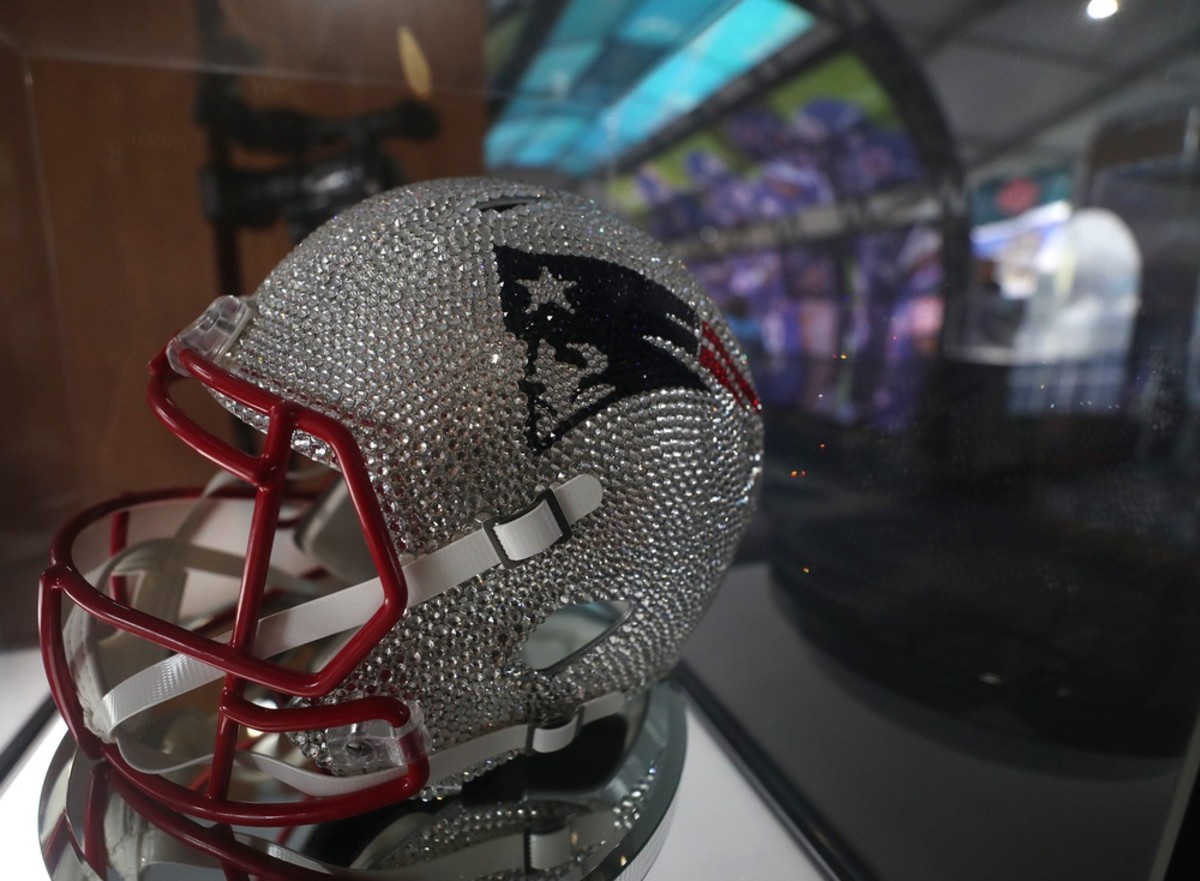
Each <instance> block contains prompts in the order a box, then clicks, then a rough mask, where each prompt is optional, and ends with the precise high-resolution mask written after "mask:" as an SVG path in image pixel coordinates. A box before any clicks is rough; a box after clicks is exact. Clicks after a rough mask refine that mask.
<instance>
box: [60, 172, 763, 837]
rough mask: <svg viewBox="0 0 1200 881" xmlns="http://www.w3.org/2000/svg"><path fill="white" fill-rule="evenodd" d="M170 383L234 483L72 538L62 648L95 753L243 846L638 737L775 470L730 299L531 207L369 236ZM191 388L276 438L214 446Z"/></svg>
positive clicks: (162, 383)
mask: <svg viewBox="0 0 1200 881" xmlns="http://www.w3.org/2000/svg"><path fill="white" fill-rule="evenodd" d="M150 373H151V380H150V386H149V399H150V403H151V406H152V408H153V409H154V411H155V412H156V414H157V415H158V416H159V417H160V419H161V420H162V421H163V423H164V424H165V425H166V426H167V427H168V428H169V429H170V430H171V431H172V432H173V433H174V434H175V435H176V436H177V437H178V438H179V439H181V440H182V441H184V442H185V443H186V444H188V445H189V446H191V447H192V448H193V449H195V450H196V451H197V452H198V453H200V454H202V455H203V456H205V457H207V458H208V459H209V460H211V461H212V462H213V463H214V464H216V465H217V466H219V469H220V472H219V476H218V478H216V479H215V480H214V481H213V482H212V483H211V484H210V485H209V487H207V488H206V489H204V490H203V491H199V492H192V493H179V492H160V493H150V494H144V495H141V496H131V497H123V498H120V499H116V500H113V501H111V502H108V503H105V504H102V505H99V506H97V507H95V508H93V509H91V510H90V511H87V512H85V513H84V514H82V515H80V516H79V517H78V518H76V519H75V520H73V521H72V522H70V523H69V524H68V525H67V526H66V527H64V529H63V530H62V531H61V532H60V533H59V535H58V536H57V538H56V540H55V544H54V547H53V549H52V553H51V565H50V567H49V569H48V570H47V571H46V573H45V575H44V576H43V580H42V607H41V629H42V637H43V654H44V657H45V661H46V666H47V670H48V673H49V677H50V680H51V688H52V692H53V694H54V697H55V699H56V701H57V703H58V705H59V707H60V708H61V710H62V712H63V714H64V716H65V717H66V718H67V721H68V724H69V726H70V728H71V731H72V733H73V734H74V736H75V738H76V739H77V740H78V741H79V742H80V745H81V746H82V747H83V748H84V749H85V751H87V752H88V753H89V754H91V755H93V756H97V755H103V756H104V757H106V758H107V759H108V760H109V762H110V763H111V764H112V765H113V767H114V768H115V769H116V771H117V772H118V773H120V774H121V775H122V776H123V777H125V778H126V779H128V780H129V781H131V782H132V783H133V784H134V785H136V786H138V787H139V788H141V789H142V790H144V791H146V792H148V793H149V794H150V795H151V796H153V797H155V798H158V799H161V800H163V801H164V802H166V803H168V804H170V805H172V806H173V807H175V808H177V809H179V810H182V811H184V812H186V813H189V814H192V815H195V816H199V817H203V818H208V819H213V820H218V821H222V822H236V823H243V824H258V825H267V824H279V823H298V822H317V821H321V820H326V819H330V818H334V817H343V816H348V815H351V814H355V813H359V812H362V811H365V810H369V809H371V808H373V807H378V806H380V805H383V804H387V803H391V802H394V801H398V800H400V799H405V798H409V797H412V796H414V795H417V794H419V793H424V794H426V795H430V794H436V793H437V792H439V791H440V790H439V787H446V786H452V785H454V784H455V783H461V782H462V781H463V780H467V779H470V778H471V777H473V776H476V775H478V774H480V773H482V772H483V771H486V770H487V769H489V768H491V767H493V766H494V765H495V764H497V763H499V762H503V761H505V760H506V759H508V758H511V757H512V756H514V755H518V754H520V753H522V752H527V751H533V752H549V751H554V750H557V749H560V748H562V747H563V746H565V745H566V744H568V743H570V742H571V741H572V740H573V739H574V737H575V735H576V733H577V732H578V731H579V730H580V728H581V726H583V725H584V724H586V723H588V722H590V721H592V720H594V719H597V718H601V717H604V716H608V715H611V714H613V713H616V712H618V711H619V710H620V709H621V707H622V706H624V704H625V702H626V701H627V700H628V699H630V698H631V697H632V696H635V695H639V694H641V693H644V692H645V690H646V689H647V688H649V686H651V685H652V684H653V683H654V682H655V681H657V680H659V679H660V678H661V677H662V676H664V675H665V674H666V673H667V672H668V671H669V670H670V668H671V667H672V665H673V664H674V663H675V661H676V660H677V658H678V656H679V653H680V650H681V648H682V645H683V642H684V640H685V638H686V637H687V635H688V634H689V633H690V631H691V630H692V629H693V628H694V627H695V625H696V623H697V622H698V621H699V619H700V616H701V615H702V614H703V612H704V611H705V609H706V608H707V606H708V605H709V602H710V601H711V599H712V596H713V592H714V591H715V590H716V588H717V586H718V584H719V582H720V580H721V578H722V575H723V573H724V570H725V568H726V567H727V566H728V564H729V562H730V560H731V558H732V555H733V552H734V549H735V546H736V545H737V543H738V539H739V537H740V535H741V533H742V531H743V529H744V527H745V526H746V524H747V522H748V520H749V518H750V516H751V514H752V509H753V506H754V500H755V497H756V488H757V484H758V480H759V475H760V471H761V449H762V426H761V418H760V413H759V409H760V408H759V402H758V398H757V396H756V394H755V391H754V388H753V385H752V383H751V380H750V378H749V376H748V372H747V369H746V363H745V359H744V357H743V356H742V354H741V353H740V351H739V350H738V347H737V344H736V342H735V340H734V339H733V337H732V336H731V334H730V332H729V330H728V328H727V326H726V324H725V322H724V320H723V319H722V318H721V317H720V315H719V313H718V310H717V309H716V307H715V306H714V304H713V303H712V301H711V300H710V299H709V297H708V296H707V295H706V294H705V293H704V291H703V290H702V289H701V287H700V286H699V284H698V283H697V282H696V281H695V280H694V279H693V278H692V276H691V275H689V273H688V272H687V271H686V269H685V268H684V267H683V266H682V264H681V263H680V262H679V261H678V260H677V259H675V258H674V257H672V256H671V255H670V254H669V253H667V252H666V251H665V250H664V249H663V248H662V247H661V246H659V245H658V244H656V243H655V242H654V241H653V240H651V239H650V238H648V237H647V236H646V235H644V234H643V233H641V232H640V231H639V230H637V229H635V228H634V227H632V226H630V225H629V224H627V223H625V222H623V221H621V220H619V219H617V218H615V217H613V216H612V215H610V214H608V213H607V212H605V211H604V210H602V209H601V208H599V207H598V206H597V205H595V204H593V203H592V202H590V201H588V200H586V199H583V198H581V197H577V196H574V195H570V194H565V193H560V192H555V191H551V190H546V189H543V188H540V187H536V186H531V185H527V184H521V183H503V182H496V181H492V180H485V179H463V180H445V181H435V182H429V183H421V184H416V185H413V186H408V187H404V188H401V189H398V190H394V191H392V192H389V193H386V194H383V195H381V196H378V197H376V198H373V199H371V200H368V201H367V202H364V203H362V204H361V205H359V206H356V207H354V208H352V209H350V210H347V211H345V212H344V213H342V214H340V215H339V216H337V217H335V218H334V219H333V220H331V221H329V222H328V223H327V224H326V225H325V226H323V227H321V228H320V229H318V230H317V231H316V232H314V233H313V234H312V235H311V236H309V237H308V238H307V239H306V240H305V241H304V242H302V243H301V244H300V245H299V246H297V247H296V249H295V250H294V251H293V252H292V253H291V254H290V255H289V256H288V257H287V258H286V259H285V260H284V261H283V262H282V263H281V264H280V265H279V266H278V267H277V268H276V269H275V270H274V271H273V272H272V273H271V275H270V276H269V277H268V278H267V280H266V281H265V282H264V283H263V284H262V286H261V287H260V288H259V290H258V291H257V292H256V293H255V295H254V296H253V297H250V298H246V299H235V298H231V297H225V298H221V299H218V300H217V301H216V302H214V303H213V304H212V306H210V307H209V309H208V310H207V311H206V312H205V313H204V314H203V315H202V316H201V317H200V318H199V319H197V321H196V322H194V323H193V324H192V325H191V326H190V327H188V328H186V329H185V330H183V331H182V332H180V333H179V334H178V335H177V336H176V337H175V338H174V339H173V340H172V341H171V342H170V343H169V344H168V345H167V346H166V347H165V348H164V350H163V351H162V352H160V353H159V355H158V356H157V357H156V358H155V359H154V360H153V361H152V363H151V365H150ZM187 383H198V384H199V385H201V386H203V387H204V388H206V389H207V391H208V392H210V393H211V397H212V398H214V399H215V400H216V401H217V402H219V404H220V405H221V406H223V407H224V408H225V409H226V410H228V411H230V412H232V413H233V414H234V415H235V416H236V417H237V418H238V419H240V420H241V421H243V422H244V423H246V424H248V425H249V426H251V427H252V428H254V429H257V432H252V433H251V434H252V435H253V437H254V438H257V439H258V440H257V443H255V444H252V445H251V444H243V445H241V446H237V445H234V444H232V443H228V442H226V441H224V440H222V439H221V438H219V437H217V436H216V435H214V434H212V433H210V432H209V431H207V430H205V429H204V428H202V427H201V425H200V423H199V422H198V421H197V420H196V418H195V414H194V409H193V408H194V406H195V401H193V402H192V404H190V405H188V406H184V405H183V404H182V403H180V402H181V401H182V400H184V397H185V396H184V395H182V394H180V392H181V388H180V387H181V386H182V385H184V384H187ZM192 397H194V396H192ZM200 397H201V398H202V399H206V400H207V399H208V396H204V395H201V396H200ZM304 460H307V461H308V463H309V465H307V466H302V465H298V464H297V463H298V462H302V461H304ZM314 469H320V470H324V471H325V472H326V473H327V474H328V475H329V477H328V478H326V479H322V478H320V477H319V476H318V477H316V478H314V477H313V476H312V472H313V471H314ZM298 472H299V473H298ZM326 484H328V485H326ZM264 778H266V779H269V780H271V781H274V783H275V785H276V790H274V791H273V794H272V796H271V799H270V800H269V801H267V802H266V803H263V802H262V801H261V793H262V792H263V791H264V788H263V787H262V786H261V785H257V784H260V783H261V780H262V779H264ZM249 779H253V780H254V781H255V782H256V785H255V786H254V787H253V791H254V792H255V793H256V796H255V799H254V800H249V799H247V798H243V797H242V796H241V795H239V793H240V792H242V791H243V790H246V789H247V786H246V785H244V782H245V780H249ZM239 780H243V784H239Z"/></svg>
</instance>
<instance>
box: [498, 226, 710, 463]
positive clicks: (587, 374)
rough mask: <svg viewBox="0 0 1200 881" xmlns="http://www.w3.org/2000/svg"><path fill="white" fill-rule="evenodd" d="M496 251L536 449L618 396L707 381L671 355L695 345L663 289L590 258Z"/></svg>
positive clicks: (695, 330)
mask: <svg viewBox="0 0 1200 881" xmlns="http://www.w3.org/2000/svg"><path fill="white" fill-rule="evenodd" d="M495 252H496V265H497V267H498V268H499V272H500V281H501V283H502V284H501V288H500V292H501V300H502V303H503V307H504V324H505V327H507V328H508V329H509V330H510V331H511V332H512V333H514V334H516V335H517V336H518V337H520V338H521V339H522V340H524V342H525V345H526V347H527V357H526V362H525V376H524V378H523V379H522V380H521V382H520V387H521V390H522V391H523V392H524V393H525V398H526V401H527V402H528V405H529V412H528V418H527V421H526V428H525V434H526V438H527V439H528V441H529V445H530V447H532V448H533V450H534V451H535V452H537V453H543V452H545V451H546V450H548V449H550V447H552V446H554V444H556V443H557V442H558V441H559V440H560V439H561V438H562V436H563V435H564V434H566V433H567V432H568V431H570V430H571V429H572V428H574V427H575V426H576V425H579V424H580V423H581V422H583V421H584V420H586V419H588V418H590V417H591V416H594V415H595V414H596V413H599V412H600V411H601V410H603V409H605V408H606V407H608V406H609V405H611V404H613V403H614V402H616V401H619V400H621V399H622V398H627V397H630V396H631V395H636V394H640V393H643V392H649V391H653V390H655V389H661V388H685V389H700V390H704V389H706V388H707V386H706V385H705V383H704V380H703V379H702V378H701V377H700V376H699V375H697V374H696V373H695V372H694V371H693V370H691V369H689V368H688V367H687V366H686V365H685V364H684V363H683V362H682V361H680V360H679V355H678V354H677V352H679V353H682V352H687V353H690V354H692V355H696V354H697V353H698V352H699V350H700V339H701V333H700V329H699V327H698V322H697V316H696V312H695V310H694V309H692V308H691V307H690V306H688V305H687V303H685V302H683V301H682V300H680V299H679V298H678V297H676V296H675V295H674V294H673V293H671V292H670V291H669V290H668V289H667V288H665V287H663V286H662V285H660V284H658V283H657V282H654V281H651V280H650V279H648V278H646V277H645V276H643V275H641V274H639V273H637V272H635V271H634V270H632V269H628V268H626V267H624V266H619V265H617V264H614V263H609V262H607V261H605V260H598V259H595V258H592V257H572V256H565V255H560V254H530V253H527V252H525V251H518V250H516V249H515V248H507V247H504V246H501V245H497V246H496V248H495Z"/></svg>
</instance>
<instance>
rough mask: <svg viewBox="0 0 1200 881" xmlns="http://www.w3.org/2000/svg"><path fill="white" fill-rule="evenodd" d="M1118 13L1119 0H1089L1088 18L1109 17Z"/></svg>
mask: <svg viewBox="0 0 1200 881" xmlns="http://www.w3.org/2000/svg"><path fill="white" fill-rule="evenodd" d="M1116 13H1117V0H1088V5H1087V14H1088V18H1092V19H1096V20H1097V21H1098V20H1100V19H1102V18H1108V17H1109V16H1110V15H1116Z"/></svg>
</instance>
